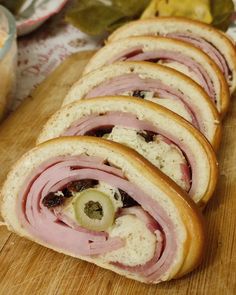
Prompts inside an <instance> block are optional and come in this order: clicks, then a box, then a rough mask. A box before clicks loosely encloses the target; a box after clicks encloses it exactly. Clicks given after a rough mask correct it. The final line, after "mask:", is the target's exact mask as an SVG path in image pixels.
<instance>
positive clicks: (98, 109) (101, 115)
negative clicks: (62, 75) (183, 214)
mask: <svg viewBox="0 0 236 295" xmlns="http://www.w3.org/2000/svg"><path fill="white" fill-rule="evenodd" d="M72 135H73V136H75V135H92V136H96V137H105V138H106V139H110V140H113V141H116V142H119V143H122V144H124V145H127V146H129V147H132V148H133V149H135V150H136V151H138V152H139V153H140V154H141V155H143V156H144V157H146V158H147V159H148V160H149V161H150V162H151V163H152V164H154V165H155V166H156V167H158V168H160V169H161V170H162V172H164V173H165V174H166V175H168V176H169V177H171V178H172V179H173V180H174V181H175V182H176V183H177V184H178V185H179V186H181V187H182V188H183V189H185V190H186V191H188V193H189V195H190V197H192V198H193V200H194V201H195V202H196V203H198V204H199V206H204V204H205V203H207V201H208V200H209V198H210V197H211V196H212V193H213V191H214V189H215V185H216V180H217V170H218V169H217V161H216V157H215V154H214V151H213V149H212V147H211V145H210V144H209V142H208V141H207V140H206V139H205V137H204V136H203V135H202V134H201V133H200V132H199V131H198V130H197V129H195V128H194V127H193V126H192V125H191V124H189V123H188V122H187V121H185V120H184V119H182V118H181V117H180V116H178V115H176V114H175V113H173V112H171V111H169V110H168V109H166V108H164V107H161V106H159V105H156V104H154V103H152V102H148V101H144V100H140V99H137V98H131V97H124V96H123V97H122V96H121V97H119V96H117V97H99V98H93V99H88V100H81V101H78V102H74V103H72V104H69V105H67V106H65V107H64V108H61V109H60V110H59V111H57V112H56V113H55V114H54V115H53V116H52V117H51V118H50V119H49V121H48V122H47V123H46V125H45V126H44V128H43V130H42V133H41V134H40V135H39V138H38V143H41V142H43V141H46V140H49V139H52V138H55V137H59V136H72Z"/></svg>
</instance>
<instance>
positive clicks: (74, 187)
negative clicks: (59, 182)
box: [42, 179, 98, 208]
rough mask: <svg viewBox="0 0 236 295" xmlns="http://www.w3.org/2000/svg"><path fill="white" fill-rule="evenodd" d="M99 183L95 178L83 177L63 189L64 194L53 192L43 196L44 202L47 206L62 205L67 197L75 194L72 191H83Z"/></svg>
mask: <svg viewBox="0 0 236 295" xmlns="http://www.w3.org/2000/svg"><path fill="white" fill-rule="evenodd" d="M97 184H98V181H97V180H94V179H82V180H78V181H73V182H70V183H69V184H68V185H67V186H66V187H64V188H63V189H62V190H61V191H62V194H63V195H62V194H61V195H60V194H57V193H56V192H54V193H53V192H51V193H49V194H48V195H47V196H45V197H44V198H43V201H42V203H43V205H44V206H45V207H47V208H53V207H57V206H60V205H62V204H63V203H64V201H65V199H66V198H70V197H72V196H73V194H72V192H81V191H83V190H85V189H89V188H91V187H94V186H95V185H97Z"/></svg>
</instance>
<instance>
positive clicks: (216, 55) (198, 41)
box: [166, 33, 230, 79]
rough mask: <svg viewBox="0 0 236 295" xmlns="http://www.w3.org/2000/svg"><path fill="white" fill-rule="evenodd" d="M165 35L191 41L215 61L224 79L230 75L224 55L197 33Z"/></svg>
mask: <svg viewBox="0 0 236 295" xmlns="http://www.w3.org/2000/svg"><path fill="white" fill-rule="evenodd" d="M166 37H168V38H173V39H178V40H182V41H185V42H188V43H191V44H193V45H194V46H196V47H198V48H200V49H201V50H202V51H204V52H205V53H206V54H207V55H209V56H210V57H211V58H212V59H213V60H214V61H215V63H216V64H217V65H218V67H219V68H220V70H221V71H222V72H223V74H224V75H225V78H226V79H228V78H229V76H230V73H229V68H228V65H227V62H226V60H225V58H224V56H223V55H222V54H221V52H220V51H218V49H217V48H215V47H214V46H213V45H212V44H211V43H209V42H207V41H206V40H204V39H203V38H201V37H199V36H197V35H194V34H191V33H188V34H185V33H171V34H167V35H166Z"/></svg>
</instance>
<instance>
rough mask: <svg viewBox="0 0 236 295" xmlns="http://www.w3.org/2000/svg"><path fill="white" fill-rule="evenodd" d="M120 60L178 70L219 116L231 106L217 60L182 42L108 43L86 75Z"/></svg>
mask: <svg viewBox="0 0 236 295" xmlns="http://www.w3.org/2000/svg"><path fill="white" fill-rule="evenodd" d="M117 61H149V62H153V63H159V64H163V65H165V66H167V67H171V68H174V69H176V70H177V71H179V72H182V73H183V74H185V75H187V76H189V77H190V78H191V79H193V80H194V81H195V82H197V83H198V84H199V85H200V86H201V87H202V88H203V89H204V90H205V91H206V93H207V94H208V95H209V96H210V98H211V99H212V101H213V102H214V103H215V104H216V107H217V109H218V111H219V112H220V114H222V115H224V114H225V112H226V111H227V109H228V106H229V89H228V85H227V82H226V80H225V78H224V76H223V74H222V72H221V71H220V69H219V68H218V66H217V65H216V64H215V63H214V61H213V60H212V59H211V58H209V57H208V56H207V55H206V54H205V53H204V52H202V51H201V50H200V49H198V48H196V47H194V46H192V45H191V44H188V43H186V42H183V41H179V40H173V39H170V38H161V37H156V38H155V37H130V38H126V39H123V40H122V42H120V41H119V40H118V41H116V42H112V43H108V44H107V45H106V46H104V47H103V48H101V49H100V50H99V51H98V52H97V53H96V54H95V55H94V56H93V57H92V58H91V60H90V61H89V62H88V64H87V66H86V67H85V71H84V74H87V73H88V72H91V71H94V70H95V69H98V68H100V67H102V66H104V65H110V64H112V63H114V62H117Z"/></svg>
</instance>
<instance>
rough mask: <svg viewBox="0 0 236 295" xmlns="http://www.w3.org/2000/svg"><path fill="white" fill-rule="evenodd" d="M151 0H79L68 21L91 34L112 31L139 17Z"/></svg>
mask: <svg viewBox="0 0 236 295" xmlns="http://www.w3.org/2000/svg"><path fill="white" fill-rule="evenodd" d="M149 1H150V0H139V1H136V0H130V1H128V0H100V1H99V0H77V1H76V2H75V4H74V5H73V7H72V8H71V9H69V11H68V12H67V14H66V21H67V22H69V23H71V24H72V25H74V26H76V27H77V28H79V29H80V30H81V31H83V32H85V33H87V34H90V35H99V34H102V33H104V32H106V31H111V30H114V29H116V28H117V27H119V26H120V25H122V24H124V23H125V22H127V21H129V20H132V19H134V18H138V17H139V16H140V14H141V13H142V11H143V10H144V8H145V7H146V6H147V4H148V3H149Z"/></svg>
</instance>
